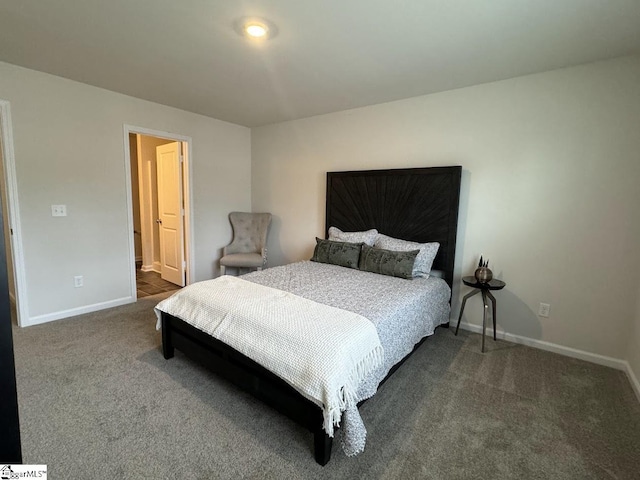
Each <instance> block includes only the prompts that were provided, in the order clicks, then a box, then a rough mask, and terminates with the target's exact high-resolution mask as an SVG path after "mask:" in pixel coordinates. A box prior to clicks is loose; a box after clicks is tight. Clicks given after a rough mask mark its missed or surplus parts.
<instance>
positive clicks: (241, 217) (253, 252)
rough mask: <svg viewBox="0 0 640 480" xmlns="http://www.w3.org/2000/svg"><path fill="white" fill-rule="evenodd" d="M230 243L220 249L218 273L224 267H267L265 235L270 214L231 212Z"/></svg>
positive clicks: (269, 221) (224, 269)
mask: <svg viewBox="0 0 640 480" xmlns="http://www.w3.org/2000/svg"><path fill="white" fill-rule="evenodd" d="M229 221H230V222H231V226H232V227H233V240H232V242H231V243H230V244H229V245H227V246H226V247H224V248H223V249H222V258H221V259H220V273H221V274H222V275H224V274H225V271H226V267H232V268H237V269H240V268H256V269H258V270H262V268H263V267H265V266H266V265H267V234H268V232H269V225H271V214H270V213H246V212H231V213H230V214H229Z"/></svg>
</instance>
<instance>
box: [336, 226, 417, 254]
mask: <svg viewBox="0 0 640 480" xmlns="http://www.w3.org/2000/svg"><path fill="white" fill-rule="evenodd" d="M376 238H378V230H376V229H375V228H372V229H371V230H367V231H365V232H343V231H342V230H340V229H339V228H337V227H329V240H334V241H338V242H349V243H366V244H367V245H369V246H370V247H373V244H374V243H375V241H376ZM414 250H417V249H416V248H414Z"/></svg>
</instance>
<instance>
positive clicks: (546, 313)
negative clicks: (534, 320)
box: [538, 303, 551, 317]
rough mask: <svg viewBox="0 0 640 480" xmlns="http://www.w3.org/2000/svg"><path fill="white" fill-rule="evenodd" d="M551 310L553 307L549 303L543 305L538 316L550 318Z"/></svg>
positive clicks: (539, 308)
mask: <svg viewBox="0 0 640 480" xmlns="http://www.w3.org/2000/svg"><path fill="white" fill-rule="evenodd" d="M550 310H551V305H549V304H548V303H541V304H540V307H538V316H540V317H548V316H549V311H550Z"/></svg>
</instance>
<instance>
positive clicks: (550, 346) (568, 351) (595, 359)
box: [451, 320, 630, 372]
mask: <svg viewBox="0 0 640 480" xmlns="http://www.w3.org/2000/svg"><path fill="white" fill-rule="evenodd" d="M457 324H458V323H457V322H455V321H454V320H452V321H451V325H452V327H453V328H455V326H456V325H457ZM460 328H462V329H463V330H469V331H470V332H475V333H480V334H481V333H482V326H481V325H473V324H470V323H464V322H462V323H460ZM487 335H489V336H493V327H491V328H487ZM496 337H498V338H501V339H502V340H506V341H508V342H512V343H519V344H521V345H527V346H529V347H534V348H539V349H540V350H546V351H548V352H553V353H559V354H560V355H564V356H566V357H572V358H578V359H580V360H585V361H587V362H591V363H595V364H598V365H604V366H606V367H611V368H615V369H616V370H623V371H625V372H628V370H630V367H629V362H627V361H626V360H621V359H619V358H613V357H607V356H604V355H598V354H597V353H591V352H586V351H584V350H578V349H576V348H571V347H565V346H564V345H558V344H556V343H551V342H545V341H543V340H536V339H535V338H529V337H522V336H520V335H513V334H511V333H506V332H505V331H504V330H497V329H496Z"/></svg>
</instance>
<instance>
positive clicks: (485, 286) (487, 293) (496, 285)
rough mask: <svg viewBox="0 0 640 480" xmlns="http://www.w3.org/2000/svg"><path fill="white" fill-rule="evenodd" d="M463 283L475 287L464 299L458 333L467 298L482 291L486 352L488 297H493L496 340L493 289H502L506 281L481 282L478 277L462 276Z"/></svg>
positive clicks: (494, 305)
mask: <svg viewBox="0 0 640 480" xmlns="http://www.w3.org/2000/svg"><path fill="white" fill-rule="evenodd" d="M462 283H464V284H465V285H467V286H469V287H472V288H474V290H473V291H471V292H469V293H467V294H466V295H465V296H464V298H463V299H462V307H461V308H460V316H459V317H458V325H457V326H456V335H458V329H459V328H460V321H461V320H462V312H464V306H465V304H466V303H467V300H468V299H469V298H471V297H473V296H474V295H477V294H478V293H482V303H483V304H484V314H483V316H482V353H484V333H485V329H486V325H487V315H488V314H489V302H487V297H488V298H489V299H491V303H492V305H493V340H494V341H495V340H496V299H495V297H494V296H493V295H492V294H491V290H502V289H503V288H504V287H505V285H506V283H504V282H503V281H502V280H497V279H495V278H494V279H492V280H491V281H490V282H489V283H480V282H478V280H476V277H462Z"/></svg>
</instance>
